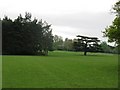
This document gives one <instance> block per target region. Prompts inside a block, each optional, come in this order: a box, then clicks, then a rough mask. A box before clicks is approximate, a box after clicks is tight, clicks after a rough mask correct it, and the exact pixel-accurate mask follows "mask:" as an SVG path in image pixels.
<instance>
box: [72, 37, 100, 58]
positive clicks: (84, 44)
mask: <svg viewBox="0 0 120 90" xmlns="http://www.w3.org/2000/svg"><path fill="white" fill-rule="evenodd" d="M77 37H79V38H78V40H77V41H75V42H74V49H75V50H76V51H83V52H84V55H85V56H86V55H87V52H98V51H99V50H100V48H99V44H98V42H99V41H100V40H98V38H96V37H87V36H81V35H78V36H77Z"/></svg>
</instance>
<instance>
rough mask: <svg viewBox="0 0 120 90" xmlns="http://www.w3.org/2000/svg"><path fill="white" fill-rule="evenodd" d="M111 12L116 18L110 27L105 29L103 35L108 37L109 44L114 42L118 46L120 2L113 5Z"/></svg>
mask: <svg viewBox="0 0 120 90" xmlns="http://www.w3.org/2000/svg"><path fill="white" fill-rule="evenodd" d="M113 12H114V13H115V14H116V17H115V19H114V21H113V22H112V25H110V26H108V27H107V28H105V31H104V32H103V33H104V36H105V37H108V41H109V42H115V43H116V44H117V45H120V0H118V2H116V4H115V5H114V7H113Z"/></svg>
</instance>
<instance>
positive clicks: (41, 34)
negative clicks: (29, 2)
mask: <svg viewBox="0 0 120 90" xmlns="http://www.w3.org/2000/svg"><path fill="white" fill-rule="evenodd" d="M1 21H2V54H4V55H6V54H10V55H48V51H49V50H52V44H53V35H52V29H51V25H50V24H48V23H47V22H46V21H42V20H39V21H38V19H36V18H34V19H33V20H32V15H31V14H30V13H27V12H26V13H25V16H24V17H23V16H22V15H21V14H20V15H19V16H18V17H17V18H16V19H14V20H12V19H10V18H8V17H7V16H5V17H4V18H3V19H2V20H1Z"/></svg>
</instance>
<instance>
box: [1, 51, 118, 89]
mask: <svg viewBox="0 0 120 90" xmlns="http://www.w3.org/2000/svg"><path fill="white" fill-rule="evenodd" d="M2 60H3V61H2V63H3V67H2V68H3V69H2V70H3V77H2V78H3V82H2V84H3V88H96V87H97V88H103V87H104V88H115V87H117V86H118V83H117V82H118V72H117V71H118V58H117V55H111V54H99V53H98V54H95V53H88V56H83V53H76V52H61V51H54V52H50V53H49V56H3V59H2Z"/></svg>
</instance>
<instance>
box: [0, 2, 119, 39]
mask: <svg viewBox="0 0 120 90" xmlns="http://www.w3.org/2000/svg"><path fill="white" fill-rule="evenodd" d="M115 2H117V0H1V1H0V12H1V13H0V17H1V18H3V17H4V15H7V16H9V17H10V18H16V17H17V16H18V15H19V14H20V13H21V14H22V15H24V13H25V12H26V11H27V12H30V13H32V16H33V17H36V18H38V19H43V20H46V21H47V22H48V23H49V24H52V29H53V34H57V35H60V36H62V37H63V38H67V37H68V38H72V39H73V38H76V35H78V34H79V35H86V36H94V37H98V38H99V39H100V40H103V41H104V40H106V39H105V38H103V37H102V36H103V34H102V31H104V29H105V27H106V26H108V25H110V24H111V23H112V21H113V20H114V17H115V16H114V15H113V14H111V13H110V10H111V8H112V6H113V5H114V4H115Z"/></svg>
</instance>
